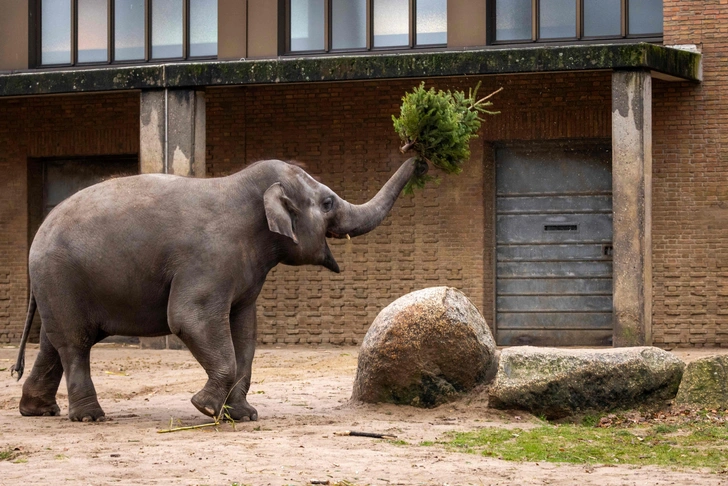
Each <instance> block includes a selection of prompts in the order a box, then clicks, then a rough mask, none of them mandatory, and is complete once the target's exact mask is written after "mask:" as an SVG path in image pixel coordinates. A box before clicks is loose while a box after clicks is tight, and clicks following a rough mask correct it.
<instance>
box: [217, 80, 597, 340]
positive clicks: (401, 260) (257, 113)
mask: <svg viewBox="0 0 728 486" xmlns="http://www.w3.org/2000/svg"><path fill="white" fill-rule="evenodd" d="M477 81H478V79H477V78H467V79H463V78H458V79H439V80H436V83H435V84H433V85H434V86H436V87H440V88H445V89H467V88H468V87H471V86H474V85H475V84H476V83H477ZM481 81H482V82H483V86H482V88H481V93H482V94H488V93H490V92H491V91H493V90H495V89H496V88H498V87H500V86H503V87H504V88H505V90H504V91H503V92H502V93H501V94H499V95H498V96H497V98H496V100H497V106H496V107H495V108H497V109H501V110H502V111H503V113H502V114H501V115H498V116H496V117H492V118H490V117H489V118H488V119H487V121H486V124H485V125H484V128H483V130H482V134H481V135H482V138H481V139H478V140H476V141H475V142H474V143H473V144H472V152H473V154H472V159H471V160H470V162H469V163H468V164H467V165H466V168H465V172H464V173H463V174H461V175H460V176H445V177H443V178H442V183H441V184H440V186H437V187H435V186H432V187H429V188H428V189H426V190H425V191H424V192H423V193H418V194H417V195H415V196H414V197H407V196H404V197H401V198H400V199H399V201H398V202H397V204H396V205H395V207H394V209H393V210H392V213H391V215H390V216H389V217H388V219H387V220H386V221H385V222H384V223H383V225H382V226H380V227H379V228H377V229H376V230H374V231H373V232H372V233H370V234H369V235H366V236H362V237H359V238H356V239H353V240H351V241H349V242H347V241H345V240H342V241H335V242H333V243H332V250H333V252H334V255H335V256H336V258H337V260H338V261H339V264H340V266H341V268H342V273H341V274H340V275H334V274H331V273H330V272H328V271H327V270H323V269H317V268H308V267H298V268H291V267H285V266H279V267H278V268H277V269H275V270H274V271H273V272H272V273H271V275H270V276H269V279H268V281H267V283H266V285H265V287H264V290H263V292H262V294H261V298H260V300H259V304H258V316H259V321H260V326H259V327H260V339H261V341H262V342H265V343H273V342H279V343H284V342H285V343H321V342H324V343H329V342H331V343H357V342H359V341H360V340H361V338H362V337H363V335H364V334H365V333H366V330H367V329H368V326H369V325H370V324H371V322H372V321H373V320H374V318H375V317H376V315H377V313H378V312H379V311H380V310H381V309H382V308H383V307H384V306H386V305H387V304H389V303H390V302H391V301H393V300H394V299H396V298H398V297H400V296H402V295H403V294H405V293H407V292H410V291H412V290H416V289H420V288H424V287H429V286H436V285H449V286H454V287H457V288H460V289H461V290H462V291H463V292H464V293H465V294H466V295H467V296H468V297H469V298H470V299H471V300H472V301H473V302H474V303H475V305H476V306H477V307H478V308H479V309H480V310H481V311H482V312H483V314H484V315H485V316H486V319H487V320H488V322H489V323H490V324H492V319H493V294H494V283H495V282H494V270H493V249H494V248H493V246H494V243H493V242H494V235H493V211H494V179H493V177H494V173H495V172H494V167H493V157H492V145H491V143H490V142H492V141H509V140H512V141H516V140H547V139H565V138H608V137H609V136H610V130H611V118H610V116H611V111H610V96H611V94H610V83H611V77H610V75H609V74H608V73H586V74H584V73H582V74H568V75H554V74H548V75H538V76H510V77H507V76H503V77H489V78H482V79H481ZM418 83H419V81H417V80H409V81H392V82H361V83H349V84H346V83H336V84H310V85H305V86H304V85H297V86H268V87H249V88H225V89H214V90H213V89H211V90H209V91H208V94H207V117H208V120H207V143H208V147H207V156H208V159H207V165H208V175H210V176H220V175H226V174H229V173H231V172H234V171H236V170H238V169H240V168H242V167H243V166H244V165H245V164H246V163H248V162H253V161H256V160H260V159H264V158H280V159H283V160H297V161H299V162H303V163H305V164H306V166H307V167H308V170H309V171H310V172H311V173H312V174H314V175H317V176H319V178H320V179H321V181H322V182H323V183H325V184H327V185H329V186H330V187H331V188H332V189H334V190H335V191H337V193H338V194H339V195H340V196H342V197H344V198H346V199H348V200H350V201H352V202H355V203H360V202H363V201H365V200H366V199H367V198H369V197H371V196H372V195H373V194H374V193H376V191H377V190H378V189H379V187H380V185H381V184H382V183H383V182H384V181H385V180H386V179H387V178H388V177H389V175H391V174H392V173H393V172H394V170H395V169H396V168H397V167H398V165H399V164H400V163H401V161H402V160H403V159H404V157H403V156H402V155H400V154H399V153H398V150H397V149H398V146H399V140H398V138H397V136H396V134H395V133H394V130H393V128H392V122H391V115H392V114H396V113H398V110H399V105H400V102H401V97H402V95H403V94H404V93H405V92H406V91H408V90H410V89H411V88H412V87H413V86H415V85H417V84H418ZM428 85H429V83H428ZM484 142H485V143H484ZM484 147H485V150H484Z"/></svg>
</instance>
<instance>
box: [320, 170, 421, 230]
mask: <svg viewBox="0 0 728 486" xmlns="http://www.w3.org/2000/svg"><path fill="white" fill-rule="evenodd" d="M416 167H417V164H415V159H414V158H411V159H408V160H407V161H406V162H405V163H403V164H402V166H401V167H400V168H399V169H398V170H397V172H395V173H394V175H393V176H392V177H391V178H390V179H389V180H388V181H387V183H386V184H384V186H383V187H382V188H381V189H380V190H379V192H378V193H377V195H376V196H374V197H373V198H372V199H370V200H369V201H368V202H366V203H364V204H359V205H356V204H350V203H348V202H346V201H344V200H343V199H342V200H340V201H339V204H340V207H339V208H338V214H337V218H336V220H335V221H334V223H333V224H332V226H331V227H330V228H329V234H330V235H331V236H334V237H336V238H345V237H346V236H347V235H348V236H359V235H363V234H365V233H368V232H370V231H371V230H373V229H374V228H376V227H377V226H379V223H381V222H382V221H383V220H384V218H385V217H386V216H387V214H388V213H389V211H390V209H392V206H394V202H395V201H396V200H397V197H399V195H400V193H401V192H402V189H403V188H404V186H405V185H406V184H407V181H409V180H410V179H411V178H412V175H414V173H415V169H416ZM425 167H426V166H425Z"/></svg>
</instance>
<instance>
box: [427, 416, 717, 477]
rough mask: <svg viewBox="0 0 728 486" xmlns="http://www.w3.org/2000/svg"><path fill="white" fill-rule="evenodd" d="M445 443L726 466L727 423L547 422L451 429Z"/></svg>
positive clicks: (523, 454) (584, 458)
mask: <svg viewBox="0 0 728 486" xmlns="http://www.w3.org/2000/svg"><path fill="white" fill-rule="evenodd" d="M441 444H443V445H444V446H445V447H447V448H449V449H452V450H457V451H461V452H468V453H479V454H483V455H485V456H492V457H497V458H500V459H503V460H506V461H533V462H540V461H547V462H567V463H580V464H635V465H656V466H674V467H686V468H709V469H712V470H715V471H718V470H725V469H727V468H728V425H726V424H720V425H711V424H694V425H683V426H679V427H678V426H673V425H653V426H638V427H633V428H630V429H604V428H594V427H584V426H580V425H573V424H562V425H552V424H546V425H542V426H539V427H536V428H533V429H529V430H522V429H511V430H504V429H500V428H483V429H480V430H478V431H476V432H466V433H452V434H451V435H450V437H449V439H448V440H445V441H443V442H441Z"/></svg>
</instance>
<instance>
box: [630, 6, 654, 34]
mask: <svg viewBox="0 0 728 486" xmlns="http://www.w3.org/2000/svg"><path fill="white" fill-rule="evenodd" d="M629 33H630V34H662V0H629Z"/></svg>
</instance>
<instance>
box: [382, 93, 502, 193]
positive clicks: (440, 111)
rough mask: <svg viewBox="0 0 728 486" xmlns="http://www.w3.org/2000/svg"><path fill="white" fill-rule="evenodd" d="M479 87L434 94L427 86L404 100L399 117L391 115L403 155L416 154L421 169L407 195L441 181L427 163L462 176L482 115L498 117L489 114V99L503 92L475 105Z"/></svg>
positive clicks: (407, 187) (408, 187)
mask: <svg viewBox="0 0 728 486" xmlns="http://www.w3.org/2000/svg"><path fill="white" fill-rule="evenodd" d="M478 88H480V83H478V85H477V86H476V87H475V89H470V90H469V91H468V96H467V97H466V96H465V93H464V92H462V91H453V92H451V91H450V90H448V91H442V90H440V91H435V89H434V88H430V89H429V90H427V89H425V83H424V82H423V83H422V84H420V85H419V87H417V88H414V89H413V90H412V92H411V93H407V94H406V95H404V96H403V97H402V106H401V109H400V116H399V118H397V117H396V116H394V115H392V121H394V129H395V131H396V132H397V133H398V134H399V136H400V138H401V139H402V141H403V142H404V145H403V146H402V147H401V148H400V150H401V151H402V153H405V152H407V151H409V150H414V152H415V153H416V154H417V158H416V164H417V165H418V168H417V170H416V171H415V175H414V176H413V177H412V179H410V181H409V182H408V183H407V185H406V186H405V188H404V193H405V194H412V193H413V192H414V190H415V189H416V188H419V189H421V188H423V187H425V184H426V183H427V182H429V181H432V180H434V181H438V182H439V180H438V178H437V177H435V176H431V175H428V174H427V167H428V166H427V163H428V162H429V163H431V164H432V165H433V166H435V167H437V168H438V169H440V170H442V171H443V172H445V173H446V174H459V173H460V172H461V171H462V170H463V169H462V165H463V163H464V162H465V161H466V160H468V159H469V158H470V139H471V138H474V137H477V132H478V129H479V128H480V123H481V122H483V121H485V120H484V119H483V118H481V115H482V114H484V113H485V114H488V115H496V114H498V113H500V112H498V111H488V110H487V109H486V107H488V106H491V105H492V103H491V102H490V101H487V100H488V98H490V97H491V96H493V95H494V94H496V93H498V92H500V91H501V90H502V89H503V88H500V89H498V90H497V91H495V92H493V93H491V94H489V95H488V96H486V97H485V98H481V99H479V100H477V101H476V96H477V93H478Z"/></svg>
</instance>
